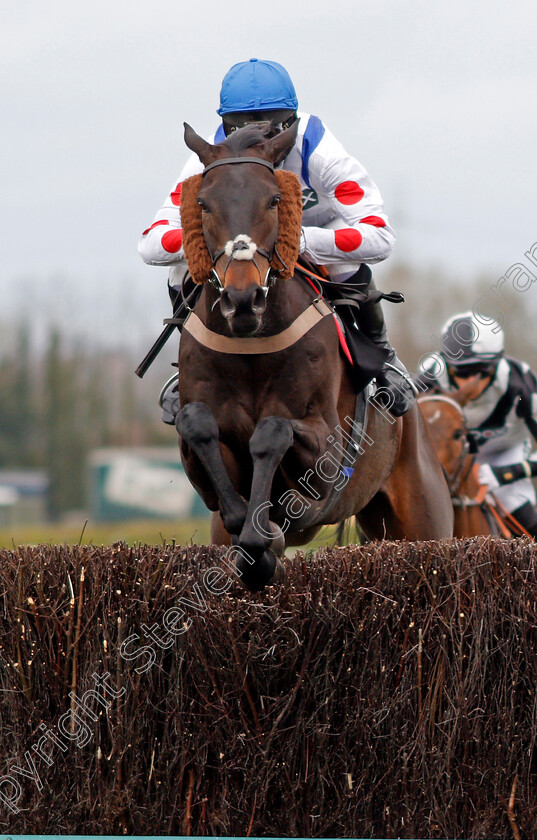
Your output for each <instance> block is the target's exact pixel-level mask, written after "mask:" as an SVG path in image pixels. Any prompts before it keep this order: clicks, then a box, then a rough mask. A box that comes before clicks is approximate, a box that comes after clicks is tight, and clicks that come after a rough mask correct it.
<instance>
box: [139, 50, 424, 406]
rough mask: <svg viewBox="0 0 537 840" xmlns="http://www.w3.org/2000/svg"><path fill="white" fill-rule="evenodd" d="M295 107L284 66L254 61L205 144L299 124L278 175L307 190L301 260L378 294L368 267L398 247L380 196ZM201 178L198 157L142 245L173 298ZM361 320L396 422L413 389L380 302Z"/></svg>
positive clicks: (169, 401)
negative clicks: (187, 198)
mask: <svg viewBox="0 0 537 840" xmlns="http://www.w3.org/2000/svg"><path fill="white" fill-rule="evenodd" d="M297 107H298V100H297V96H296V93H295V89H294V86H293V83H292V81H291V79H290V77H289V75H288V73H287V71H286V70H285V69H284V68H283V67H282V66H281V65H280V64H278V63H277V62H275V61H263V60H260V59H255V58H251V59H250V60H249V61H243V62H240V63H238V64H235V65H233V67H232V68H231V69H230V70H229V72H228V73H227V74H226V76H225V77H224V80H223V82H222V88H221V93H220V107H219V108H218V111H217V113H218V114H219V116H220V117H221V118H222V122H221V124H220V125H219V126H218V128H217V130H216V132H215V133H214V135H212V136H211V137H209V138H208V140H209V142H211V143H213V144H216V143H219V142H222V141H223V140H225V139H226V137H227V136H228V135H229V134H230V133H231V132H233V131H236V130H237V129H239V128H241V127H243V126H244V125H247V124H248V123H253V122H264V121H267V122H268V121H270V123H271V126H272V129H271V130H272V131H273V133H277V132H278V131H282V130H284V129H285V128H287V127H289V126H290V125H292V124H293V123H294V122H295V121H296V120H297V119H299V120H300V122H299V127H298V134H297V139H296V142H295V144H294V146H293V147H292V148H291V150H290V151H289V153H288V154H287V156H286V158H285V159H284V160H283V162H282V163H281V164H280V165H279V168H281V169H285V170H287V171H290V172H294V173H295V175H296V176H297V177H298V179H299V181H300V185H301V188H302V204H303V217H302V218H303V227H302V235H301V239H300V249H299V250H300V253H301V254H302V255H303V256H304V257H305V258H306V259H307V260H309V261H310V262H312V263H314V264H315V265H318V266H325V267H326V268H327V270H328V272H329V275H330V279H331V280H332V281H335V282H341V283H345V282H347V281H351V282H352V283H354V284H357V285H359V286H360V290H361V291H364V292H365V291H368V290H370V289H375V285H374V282H373V280H372V277H371V271H370V269H369V264H372V263H377V262H380V261H381V260H384V259H386V257H388V256H389V254H390V253H391V251H392V248H393V244H394V241H395V233H394V231H393V229H392V228H391V227H390V223H389V221H388V217H387V216H386V214H385V212H384V207H383V202H382V198H381V195H380V192H379V190H378V188H377V186H376V184H375V183H374V181H373V180H372V178H371V177H370V176H369V174H368V173H367V171H366V170H365V168H364V167H363V166H362V164H361V163H359V162H358V161H357V160H356V158H354V157H353V156H352V155H350V154H348V153H347V152H346V151H345V149H344V148H343V146H342V145H341V143H339V142H338V140H337V139H336V138H335V137H334V135H333V134H332V133H331V131H330V130H329V129H328V128H327V126H326V125H325V123H324V122H323V121H322V120H321V119H319V117H316V116H313V115H311V114H306V113H302V112H298V111H297ZM202 170H203V165H202V164H201V163H200V160H199V158H198V156H197V155H195V154H193V155H192V156H191V157H190V158H189V160H188V161H187V163H186V164H185V166H184V167H183V170H182V172H181V174H180V175H179V177H178V178H177V179H176V180H175V181H174V182H173V185H172V189H171V190H170V192H169V193H168V194H167V196H166V198H165V200H164V203H163V205H162V207H161V208H160V209H159V211H158V212H157V214H156V216H155V218H154V221H153V223H152V224H151V225H150V226H149V227H148V228H147V230H145V231H144V232H143V234H142V236H141V238H140V241H139V245H138V249H139V252H140V254H141V256H142V258H143V260H144V261H145V262H146V263H148V264H149V265H169V266H170V274H169V280H168V284H169V286H170V291H171V295H172V298H173V297H174V295H173V290H174V289H177V288H178V287H179V288H180V286H181V284H182V283H183V280H184V278H185V276H186V274H187V270H188V269H187V266H186V262H185V259H184V251H183V238H182V230H181V185H182V183H183V181H184V180H185V179H186V178H189V177H190V176H192V175H196V174H198V173H200V172H201V171H202ZM356 320H357V327H358V328H359V329H360V330H361V331H362V332H363V334H364V335H365V336H366V337H367V338H369V339H370V340H371V341H373V342H374V343H375V344H376V345H378V346H380V347H381V348H382V349H383V350H386V351H388V353H387V355H386V362H385V365H384V367H383V369H382V371H381V372H380V374H379V375H378V376H377V384H378V385H379V386H380V387H381V388H383V389H384V390H385V391H388V393H389V394H390V395H391V397H392V399H391V400H390V405H389V409H390V411H391V412H392V414H394V415H395V416H400V415H402V414H404V413H405V412H406V411H408V409H409V408H410V407H411V405H412V404H413V402H414V394H415V388H414V385H413V382H412V380H411V378H410V376H409V374H408V373H407V371H406V369H405V367H404V365H403V364H402V363H401V362H400V360H399V359H398V358H397V356H396V354H395V350H394V349H393V348H392V346H391V344H390V343H389V341H388V337H387V333H386V326H385V322H384V316H383V313H382V308H381V304H380V302H377V303H373V304H371V303H368V304H367V305H366V306H363V307H361V309H360V312H359V314H358V315H357V316H356ZM176 379H177V376H175V377H173V378H172V380H170V381H169V383H167V385H166V386H165V388H164V389H163V392H162V394H161V406H162V408H163V412H164V413H163V419H164V421H165V422H169V423H173V418H174V415H175V412H176V410H177V408H178V393H177V383H176Z"/></svg>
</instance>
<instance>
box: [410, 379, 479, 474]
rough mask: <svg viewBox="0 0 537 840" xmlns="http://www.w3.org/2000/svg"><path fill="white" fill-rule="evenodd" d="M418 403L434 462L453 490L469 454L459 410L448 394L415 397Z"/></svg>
mask: <svg viewBox="0 0 537 840" xmlns="http://www.w3.org/2000/svg"><path fill="white" fill-rule="evenodd" d="M418 404H419V407H420V409H421V413H422V414H423V416H424V418H425V420H426V422H427V426H428V428H429V433H430V435H431V438H432V441H433V445H434V448H435V451H436V454H437V455H438V460H439V461H440V463H441V464H442V466H443V467H444V470H445V472H446V475H447V477H448V482H449V484H450V486H451V489H452V490H454V489H456V487H455V484H456V480H457V479H458V478H460V477H461V472H462V469H463V467H464V464H465V461H466V456H467V455H468V452H469V443H468V429H467V427H466V421H465V419H464V415H463V413H462V408H461V407H460V405H459V404H458V403H457V402H455V400H454V399H453V398H452V395H451V394H449V395H447V394H430V395H427V396H424V397H419V398H418Z"/></svg>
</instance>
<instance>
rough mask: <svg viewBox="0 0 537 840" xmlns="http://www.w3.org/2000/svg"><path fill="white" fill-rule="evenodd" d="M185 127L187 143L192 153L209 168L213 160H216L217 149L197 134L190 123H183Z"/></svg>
mask: <svg viewBox="0 0 537 840" xmlns="http://www.w3.org/2000/svg"><path fill="white" fill-rule="evenodd" d="M183 125H184V127H185V143H186V145H187V146H188V148H189V149H191V151H193V152H195V153H196V154H197V156H198V157H199V159H200V160H201V162H202V163H203V165H204V166H208V165H209V163H212V162H213V160H216V151H215V147H214V146H211V144H210V143H208V142H207V141H206V140H204V139H203V137H200V136H199V134H196V132H195V131H194V129H193V128H192V126H191V125H189V124H188V123H183Z"/></svg>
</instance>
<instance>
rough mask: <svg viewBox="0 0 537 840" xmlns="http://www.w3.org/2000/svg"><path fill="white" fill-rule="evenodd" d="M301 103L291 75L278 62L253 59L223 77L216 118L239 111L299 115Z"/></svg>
mask: <svg viewBox="0 0 537 840" xmlns="http://www.w3.org/2000/svg"><path fill="white" fill-rule="evenodd" d="M297 107H298V100H297V97H296V93H295V88H294V85H293V83H292V81H291V79H290V77H289V73H288V72H287V70H285V68H284V67H282V65H281V64H278V63H277V62H276V61H263V60H262V59H259V60H258V59H257V58H251V59H250V60H249V61H240V62H239V63H238V64H234V65H233V67H232V68H231V70H229V71H228V72H227V73H226V75H225V76H224V80H223V82H222V89H221V91H220V108H219V109H218V111H217V114H219V115H220V116H223V115H224V114H232V113H236V112H238V111H276V110H280V109H289V110H292V111H296V109H297Z"/></svg>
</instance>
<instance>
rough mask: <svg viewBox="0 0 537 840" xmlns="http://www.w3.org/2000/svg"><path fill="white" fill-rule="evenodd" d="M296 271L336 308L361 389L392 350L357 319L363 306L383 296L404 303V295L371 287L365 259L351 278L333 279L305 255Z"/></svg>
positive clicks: (342, 342) (347, 355)
mask: <svg viewBox="0 0 537 840" xmlns="http://www.w3.org/2000/svg"><path fill="white" fill-rule="evenodd" d="M314 269H315V270H314ZM296 271H297V272H298V273H299V274H301V275H302V277H303V278H304V280H305V281H306V282H308V283H309V284H310V286H312V288H314V289H315V290H316V291H317V292H318V293H319V294H320V295H321V296H322V297H323V298H324V299H325V300H326V302H327V303H328V304H329V305H330V306H331V307H332V308H333V309H334V312H335V314H336V316H337V317H336V325H338V326H339V328H338V336H339V341H340V347H341V351H342V353H343V355H344V356H345V358H346V359H347V361H348V362H349V364H350V366H351V368H352V375H353V380H354V383H355V386H356V390H357V392H360V391H362V390H363V389H364V388H365V387H366V385H368V384H369V383H370V382H371V380H372V379H374V378H375V377H376V376H377V375H378V374H379V373H380V372H381V370H382V368H383V367H384V364H385V362H386V361H387V359H388V357H389V351H388V350H386V349H385V348H384V347H379V345H378V344H375V342H373V341H371V339H370V338H368V337H367V336H366V335H365V333H364V332H363V330H361V329H360V326H359V323H357V321H358V320H359V313H360V310H361V309H362V308H364V307H367V306H371V305H374V304H376V303H378V302H379V301H381V300H387V301H389V302H390V303H403V302H404V296H403V295H402V294H401V292H381V291H380V290H379V289H370V288H369V285H370V282H371V269H370V268H369V266H368V265H365V263H362V265H361V266H360V268H359V269H358V271H357V272H356V274H355V275H354V276H353V277H352V278H351V279H350V280H345V281H344V282H342V283H337V282H334V281H333V280H330V279H329V278H328V277H327V276H325V275H328V272H327V271H326V269H325V268H324V267H323V266H321V267H317V266H315V267H312V266H311V265H310V264H309V263H307V262H306V261H305V260H303V258H302V257H300V260H299V262H298V264H297V266H296ZM338 322H339V323H338Z"/></svg>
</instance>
